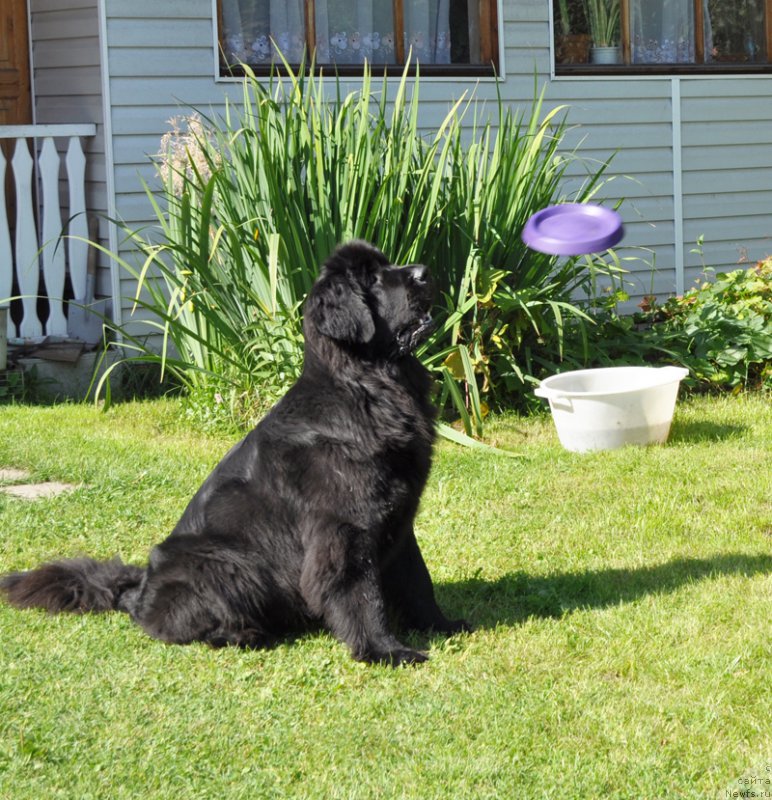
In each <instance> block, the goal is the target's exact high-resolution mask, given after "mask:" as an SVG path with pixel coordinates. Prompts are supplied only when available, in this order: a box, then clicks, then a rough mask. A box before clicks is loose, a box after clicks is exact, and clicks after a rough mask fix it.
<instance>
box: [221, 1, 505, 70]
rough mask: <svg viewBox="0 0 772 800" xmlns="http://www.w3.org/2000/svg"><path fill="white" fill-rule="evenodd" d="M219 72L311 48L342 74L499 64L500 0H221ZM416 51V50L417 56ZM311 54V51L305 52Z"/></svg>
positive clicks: (299, 56) (297, 58) (268, 63)
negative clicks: (369, 69)
mask: <svg viewBox="0 0 772 800" xmlns="http://www.w3.org/2000/svg"><path fill="white" fill-rule="evenodd" d="M218 10H219V20H218V21H219V42H220V61H221V74H223V75H232V74H238V73H239V66H240V65H242V64H247V65H249V66H250V67H251V68H252V69H254V70H255V71H256V72H262V71H265V72H268V71H270V69H271V67H272V65H275V64H276V63H281V59H280V58H279V57H278V53H277V50H278V51H281V53H282V54H283V55H284V57H285V58H286V59H287V61H288V62H289V63H290V64H299V63H300V62H301V61H302V60H303V57H304V55H305V54H313V55H314V57H315V61H316V64H317V66H321V67H324V66H326V65H332V66H334V68H335V70H336V71H337V72H339V73H341V74H346V73H357V72H359V73H361V71H362V65H363V64H364V63H365V61H366V62H368V63H369V64H371V65H372V66H373V67H374V68H381V67H384V68H386V69H387V71H392V70H393V71H401V70H402V69H403V67H404V64H405V63H406V61H407V59H408V57H411V58H412V62H418V63H419V64H420V69H421V73H422V74H427V73H428V74H451V75H464V74H468V75H485V74H493V73H494V71H495V70H496V69H497V68H498V35H497V32H498V23H497V16H496V0H393V1H392V2H389V1H388V0H304V1H303V0H218ZM411 54H412V56H411ZM306 60H307V61H308V60H310V59H309V58H307V59H306Z"/></svg>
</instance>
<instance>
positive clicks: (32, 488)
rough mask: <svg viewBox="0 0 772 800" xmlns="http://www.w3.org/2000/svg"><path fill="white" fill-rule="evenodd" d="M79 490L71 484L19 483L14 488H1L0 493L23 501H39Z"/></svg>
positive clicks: (50, 482) (51, 482) (48, 482)
mask: <svg viewBox="0 0 772 800" xmlns="http://www.w3.org/2000/svg"><path fill="white" fill-rule="evenodd" d="M77 488H78V487H77V486H74V485H73V484H71V483H58V482H57V481H47V482H46V483H18V484H15V485H14V486H0V492H3V493H4V494H9V495H12V496H13V497H20V498H21V499H23V500H37V499H38V498H40V497H56V495H58V494H62V492H71V491H72V490H73V489H77Z"/></svg>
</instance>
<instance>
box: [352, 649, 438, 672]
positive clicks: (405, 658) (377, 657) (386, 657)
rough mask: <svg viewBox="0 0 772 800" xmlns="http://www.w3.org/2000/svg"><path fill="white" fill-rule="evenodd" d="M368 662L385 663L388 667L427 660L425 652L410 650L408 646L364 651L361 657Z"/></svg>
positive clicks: (420, 662)
mask: <svg viewBox="0 0 772 800" xmlns="http://www.w3.org/2000/svg"><path fill="white" fill-rule="evenodd" d="M360 660H361V661H366V662H367V663H369V664H386V665H388V666H390V667H399V666H402V665H403V664H422V663H423V662H424V661H428V660H429V656H427V655H426V653H422V652H421V651H420V650H411V649H410V648H409V647H396V648H394V649H392V650H374V651H372V652H369V653H366V654H365V655H364V656H363V657H362V658H361V659H360Z"/></svg>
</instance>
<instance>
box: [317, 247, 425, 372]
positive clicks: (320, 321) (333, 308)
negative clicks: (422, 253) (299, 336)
mask: <svg viewBox="0 0 772 800" xmlns="http://www.w3.org/2000/svg"><path fill="white" fill-rule="evenodd" d="M432 298H433V291H432V285H431V280H430V277H429V270H428V268H427V267H425V266H423V265H422V264H410V265H408V266H404V267H398V266H394V265H393V264H391V263H390V262H389V260H388V259H387V258H386V256H385V255H384V254H383V253H382V252H381V251H380V250H378V249H377V248H375V247H373V246H372V245H369V244H367V243H365V242H349V243H348V244H344V245H341V246H340V247H338V248H337V249H336V250H335V252H334V253H333V254H332V255H331V256H330V257H329V259H327V261H326V262H325V264H324V265H323V267H322V271H321V273H320V275H319V278H318V279H317V281H316V283H315V284H314V287H313V288H312V290H311V293H310V294H309V296H308V300H307V301H306V308H305V328H306V340H308V339H309V337H310V336H313V335H314V333H316V334H321V335H322V336H325V337H328V338H329V339H332V340H334V341H336V342H340V343H345V344H348V345H353V346H358V347H359V348H363V349H366V350H367V351H368V352H369V353H371V354H372V355H374V356H376V357H383V358H395V357H399V356H403V355H406V354H407V353H409V352H411V351H412V350H414V349H415V348H416V347H417V346H418V345H419V344H420V343H421V342H422V341H424V340H425V339H426V337H427V336H428V335H429V333H430V331H431V329H432V318H431V315H430V313H429V311H430V309H431V305H432Z"/></svg>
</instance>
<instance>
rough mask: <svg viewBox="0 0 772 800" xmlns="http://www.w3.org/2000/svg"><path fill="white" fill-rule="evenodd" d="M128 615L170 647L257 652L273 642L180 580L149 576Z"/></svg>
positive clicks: (208, 594) (217, 601) (189, 582)
mask: <svg viewBox="0 0 772 800" xmlns="http://www.w3.org/2000/svg"><path fill="white" fill-rule="evenodd" d="M130 613H131V615H132V617H133V618H134V620H135V622H137V624H139V625H140V626H141V627H142V628H143V629H144V631H145V632H146V633H147V634H148V635H149V636H152V637H153V638H154V639H160V640H161V641H164V642H169V643H171V644H190V643H192V642H204V643H206V644H209V645H211V646H212V647H226V646H228V645H233V646H236V647H243V648H253V649H258V648H263V647H267V646H268V645H269V644H270V643H271V642H272V641H273V639H272V637H270V636H269V635H268V634H267V633H265V632H264V631H262V630H260V629H259V628H258V627H257V626H255V625H254V621H251V622H247V621H245V620H244V619H241V618H240V617H239V615H238V614H236V613H234V611H233V609H231V608H229V607H228V604H227V602H226V601H225V600H224V598H222V597H221V596H217V595H216V594H215V593H214V592H206V590H205V587H203V586H202V585H200V584H198V585H194V582H193V581H192V580H187V579H185V578H182V577H176V578H172V577H168V576H158V575H156V576H153V575H151V576H150V578H149V580H148V582H147V585H146V587H145V588H144V591H143V593H142V595H141V596H140V597H139V598H137V600H136V602H135V603H134V606H133V608H132V609H131V612H130Z"/></svg>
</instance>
